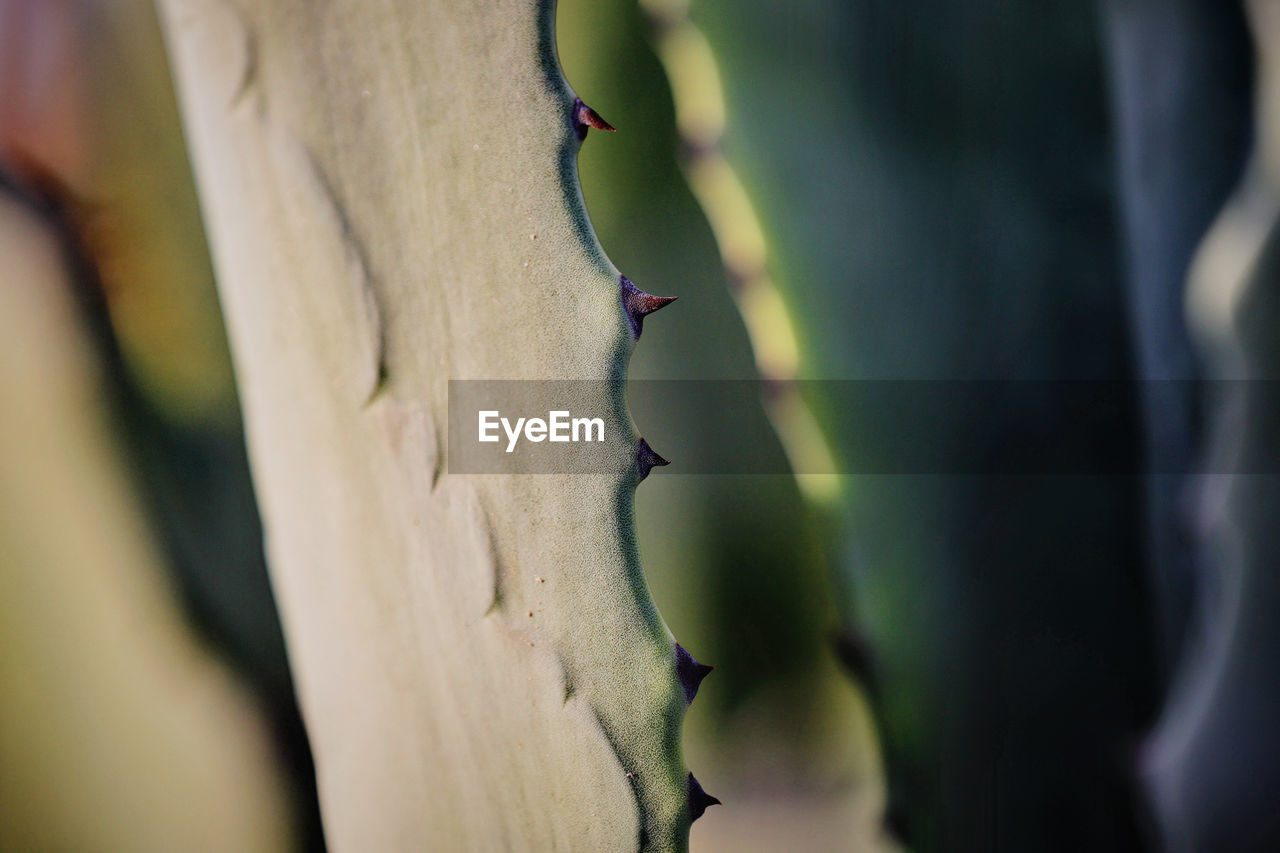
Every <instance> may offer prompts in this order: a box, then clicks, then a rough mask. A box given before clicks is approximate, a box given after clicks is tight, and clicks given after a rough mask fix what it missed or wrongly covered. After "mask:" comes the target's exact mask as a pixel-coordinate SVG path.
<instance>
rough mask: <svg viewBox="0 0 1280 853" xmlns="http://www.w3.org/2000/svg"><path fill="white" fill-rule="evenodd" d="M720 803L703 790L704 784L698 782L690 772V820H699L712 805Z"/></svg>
mask: <svg viewBox="0 0 1280 853" xmlns="http://www.w3.org/2000/svg"><path fill="white" fill-rule="evenodd" d="M718 805H720V801H719V800H717V799H716V798H715V797H713V796H711V795H710V794H708V793H707V792H706V791H704V790H702V786H701V785H699V784H698V780H697V779H695V778H693V774H692V773H690V774H689V822H690V823H692V822H693V821H695V820H697V819H698V818H700V817H702V815H703V814H704V813H705V812H706V811H707V809H709V808H710V807H711V806H718Z"/></svg>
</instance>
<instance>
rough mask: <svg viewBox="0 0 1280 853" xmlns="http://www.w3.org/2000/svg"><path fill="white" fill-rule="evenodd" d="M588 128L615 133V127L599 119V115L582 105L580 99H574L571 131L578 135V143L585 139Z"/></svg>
mask: <svg viewBox="0 0 1280 853" xmlns="http://www.w3.org/2000/svg"><path fill="white" fill-rule="evenodd" d="M589 127H594V128H595V129H596V130H607V131H609V132H610V133H614V132H616V131H617V128H616V127H614V126H613V125H611V124H609V122H607V121H605V120H604V119H602V118H601V117H600V113H598V112H596V111H595V110H593V109H591V107H589V106H587V105H586V104H584V103H582V98H574V99H573V130H574V132H575V133H576V134H577V135H578V140H579V141H581V140H583V139H586V138H587V128H589Z"/></svg>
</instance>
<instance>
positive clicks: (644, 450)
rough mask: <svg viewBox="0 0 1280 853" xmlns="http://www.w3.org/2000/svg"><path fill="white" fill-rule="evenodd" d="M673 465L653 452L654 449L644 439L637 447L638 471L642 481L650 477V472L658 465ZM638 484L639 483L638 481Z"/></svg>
mask: <svg viewBox="0 0 1280 853" xmlns="http://www.w3.org/2000/svg"><path fill="white" fill-rule="evenodd" d="M670 464H671V463H670V462H668V461H667V460H665V459H663V458H662V457H661V456H659V455H658V454H656V453H654V452H653V448H652V447H650V446H649V442H647V441H645V440H644V439H643V438H642V439H640V444H638V445H637V446H636V470H637V471H638V472H639V473H640V480H643V479H644V478H645V477H648V476H649V472H650V471H652V470H653V468H654V466H656V465H670ZM636 482H639V480H637V481H636Z"/></svg>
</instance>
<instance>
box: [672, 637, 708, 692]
mask: <svg viewBox="0 0 1280 853" xmlns="http://www.w3.org/2000/svg"><path fill="white" fill-rule="evenodd" d="M713 669H715V667H714V666H708V665H707V664H705V663H698V662H697V661H696V660H694V659H693V655H691V654H689V652H688V651H687V650H686V649H685V647H684V646H682V645H680V644H679V643H676V676H677V677H678V678H679V679H680V686H681V687H682V688H684V703H685V704H686V705H689V704H691V703H692V702H693V698H694V697H695V696H697V695H698V685H700V684H702V679H704V678H706V677H707V675H708V674H709V673H710V672H711V670H713Z"/></svg>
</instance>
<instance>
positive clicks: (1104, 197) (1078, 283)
mask: <svg viewBox="0 0 1280 853" xmlns="http://www.w3.org/2000/svg"><path fill="white" fill-rule="evenodd" d="M644 5H645V7H646V9H648V11H649V12H650V13H651V15H652V17H653V19H654V26H655V32H656V36H655V44H656V46H657V50H658V53H659V55H661V56H662V57H663V60H664V63H665V65H666V68H667V71H668V74H669V76H670V78H671V85H672V89H673V91H674V92H675V95H676V108H677V115H678V117H679V122H680V127H681V130H682V133H683V135H684V152H685V155H686V159H687V170H688V173H689V176H690V181H691V184H692V185H693V187H694V190H695V192H696V193H697V194H698V196H699V199H700V200H701V201H702V202H703V204H704V207H705V209H706V210H707V211H708V216H709V218H710V219H711V220H712V223H713V225H715V226H716V233H717V238H718V240H719V244H720V248H721V252H722V255H723V256H724V260H725V263H726V265H727V266H728V268H729V269H730V271H731V274H732V275H733V282H734V285H735V287H736V288H737V289H738V293H739V294H740V296H739V301H740V304H741V305H742V307H743V311H744V316H745V317H746V320H747V326H748V329H749V330H750V331H751V333H752V344H753V347H754V349H755V353H756V360H757V363H758V364H759V365H760V366H761V370H762V373H763V375H765V376H766V377H768V378H776V379H781V380H784V381H785V380H789V379H793V378H795V377H803V378H818V379H839V380H862V381H867V380H895V381H903V380H907V381H909V380H921V379H926V380H941V381H944V382H951V383H961V382H964V381H967V380H975V379H976V380H981V379H1004V380H1027V381H1041V382H1044V381H1052V380H1058V379H1067V378H1070V379H1117V380H1122V379H1126V378H1128V377H1129V376H1130V368H1129V365H1128V359H1127V356H1126V349H1125V347H1126V341H1125V328H1124V313H1123V302H1122V285H1121V282H1122V278H1121V271H1120V266H1119V262H1118V256H1117V236H1116V230H1115V227H1114V221H1113V215H1112V210H1111V205H1112V194H1111V184H1110V180H1109V177H1110V147H1109V146H1110V139H1109V137H1108V134H1107V121H1106V104H1107V99H1106V92H1105V87H1104V83H1103V78H1102V74H1101V67H1100V49H1099V36H1098V30H1097V27H1096V21H1095V18H1094V13H1093V11H1092V10H1091V9H1088V8H1084V7H1078V6H1073V5H1070V4H1053V5H1051V6H1049V7H1045V6H1043V4H1041V5H1039V6H1036V7H1034V8H1032V7H1027V8H1026V9H1016V8H1010V7H1008V6H1006V5H1003V4H995V3H984V4H978V5H976V6H975V5H974V4H972V3H947V4H943V5H942V6H938V5H936V4H934V5H931V6H929V7H928V8H925V7H923V6H922V5H920V4H910V3H908V4H901V3H896V4H891V3H882V2H857V3H852V4H849V3H831V2H821V0H813V1H812V2H801V3H794V4H787V5H786V7H785V8H778V7H769V8H768V9H767V10H766V9H765V8H764V7H760V8H759V9H757V8H755V7H749V8H748V9H745V10H744V9H743V8H742V7H741V5H740V4H729V3H720V2H716V0H693V2H691V3H687V4H685V3H680V2H670V3H668V2H662V0H651V2H647V3H645V4H644ZM826 387H827V388H833V387H837V386H835V385H830V386H826ZM852 387H853V390H851V391H850V392H849V394H848V395H847V396H846V395H840V394H837V395H834V396H832V397H821V396H819V397H817V398H815V399H810V400H808V401H807V402H808V403H809V404H810V405H811V406H812V411H813V413H814V417H816V418H817V420H818V421H819V422H820V423H821V425H822V427H823V432H824V433H825V435H826V436H827V440H828V441H830V443H831V447H832V453H834V455H835V457H836V458H837V459H838V460H839V467H840V468H842V469H844V470H845V471H847V472H848V471H852V472H855V474H854V475H851V476H847V477H845V478H844V479H843V481H840V480H837V479H834V478H829V479H826V480H823V479H815V478H806V479H807V481H808V483H809V485H810V489H809V493H810V495H811V497H812V498H813V500H814V503H815V504H817V505H819V506H824V507H826V508H827V510H828V511H829V512H830V513H831V515H832V517H833V518H835V519H837V520H838V524H839V525H840V526H841V527H842V531H841V534H840V535H839V536H837V537H833V538H832V540H831V541H830V544H829V548H830V553H831V554H832V557H833V562H834V564H835V565H837V566H838V572H837V574H838V576H839V577H840V578H841V580H842V583H841V586H842V587H843V591H844V596H843V598H844V602H845V604H844V611H845V613H846V621H847V623H848V625H849V628H850V635H851V640H852V647H853V648H854V649H861V651H859V652H858V653H857V654H855V655H854V657H855V659H859V660H870V661H872V662H873V667H874V670H875V677H876V680H877V681H878V683H879V685H880V689H881V693H880V702H881V708H880V710H881V717H882V720H883V731H884V737H885V750H886V752H887V754H888V756H889V760H890V783H891V786H892V791H893V800H894V803H895V807H894V809H893V813H892V815H891V818H892V820H893V822H894V824H895V826H896V828H898V829H899V830H900V831H901V832H902V833H903V834H904V835H905V836H906V840H907V841H908V843H909V844H912V845H914V846H917V847H918V848H919V849H947V850H967V849H975V850H993V849H1007V850H1027V849H1039V850H1048V849H1062V850H1075V849H1084V848H1088V849H1092V850H1108V849H1117V850H1118V849H1132V848H1133V846H1134V845H1135V844H1137V843H1138V841H1137V830H1136V820H1137V819H1136V817H1135V815H1136V810H1135V808H1134V802H1133V798H1132V792H1131V787H1132V786H1131V784H1130V781H1129V773H1128V771H1127V768H1126V760H1125V755H1126V750H1127V749H1128V747H1129V744H1130V743H1131V742H1132V741H1133V739H1134V738H1135V737H1136V736H1137V734H1138V732H1139V731H1140V730H1141V726H1142V724H1143V722H1144V720H1145V719H1146V715H1148V714H1149V713H1150V709H1151V706H1152V703H1153V688H1154V685H1153V683H1152V678H1151V677H1150V675H1149V672H1150V659H1149V655H1150V651H1149V648H1148V646H1149V642H1148V633H1149V632H1148V627H1149V626H1148V624H1147V622H1148V614H1147V612H1146V604H1145V598H1144V596H1143V590H1142V586H1143V579H1142V575H1141V568H1140V553H1139V548H1140V544H1141V541H1140V535H1139V532H1138V530H1139V526H1138V525H1139V520H1138V519H1139V515H1138V513H1139V511H1140V503H1139V495H1138V493H1137V492H1136V490H1135V489H1134V488H1133V486H1132V482H1131V481H1130V480H1128V479H1126V478H1123V477H1121V478H1101V477H1034V476H1026V477H1020V476H1014V477H997V476H986V475H964V476H961V475H959V474H957V473H955V472H949V471H947V470H946V469H945V465H946V462H945V459H946V455H945V454H946V450H945V448H946V447H947V446H950V445H949V444H947V443H954V445H955V446H957V447H959V446H967V447H974V446H977V447H981V448H983V452H984V458H985V459H987V460H988V461H989V462H990V465H991V470H993V471H994V470H1000V469H1001V460H1002V459H1004V458H1013V455H1012V454H1014V453H1016V451H1017V445H1018V443H1019V442H1020V441H1023V440H1025V439H1026V438H1027V437H1028V436H1030V435H1036V436H1037V440H1044V441H1047V442H1051V443H1052V442H1078V443H1079V445H1080V446H1082V447H1090V446H1091V445H1099V442H1103V443H1102V444H1100V445H1099V446H1095V447H1092V448H1091V449H1090V450H1089V451H1088V452H1090V453H1095V454H1097V457H1098V458H1115V457H1120V458H1124V457H1125V455H1126V454H1130V453H1132V452H1133V447H1135V446H1136V438H1135V440H1134V443H1133V445H1130V444H1129V443H1127V442H1125V441H1124V438H1123V436H1124V431H1123V430H1120V429H1115V426H1116V425H1115V424H1114V423H1109V424H1107V425H1106V432H1105V435H1106V436H1108V437H1107V438H1105V439H1101V438H1100V436H1101V435H1102V433H1100V434H1099V436H1092V435H1079V434H1069V433H1066V432H1064V430H1065V429H1067V427H1065V426H1062V427H1057V428H1056V429H1057V430H1058V432H1056V433H1055V431H1054V430H1055V427H1054V425H1053V422H1054V415H1053V414H1052V413H1049V414H1048V416H1047V417H1046V416H1044V413H1034V412H1030V413H1029V412H1026V411H1020V410H1017V409H1016V408H1015V409H1012V410H1009V411H986V412H982V413H981V416H980V417H977V418H973V417H968V416H962V415H961V413H959V412H957V411H956V410H954V409H953V408H951V407H949V406H948V405H947V396H946V395H937V396H936V399H934V400H931V399H930V398H928V397H927V393H928V392H927V391H926V392H923V393H924V394H925V395H926V396H923V397H921V398H920V399H919V400H918V401H917V402H919V403H920V405H922V406H926V407H927V406H929V405H932V406H933V407H934V409H933V410H932V417H931V418H922V420H925V421H927V422H928V421H931V422H932V423H934V424H936V425H937V431H936V432H935V433H934V434H933V435H932V437H931V438H930V439H928V440H932V441H936V442H939V443H940V444H939V446H940V447H942V448H943V449H942V451H941V458H942V459H943V462H942V467H943V469H942V470H939V471H938V472H936V473H934V474H929V473H927V472H924V473H921V474H919V475H916V476H899V477H882V476H857V475H856V472H857V471H859V470H867V468H874V467H875V465H874V463H875V462H877V461H878V460H876V459H875V458H874V454H875V453H876V452H877V451H876V448H877V447H878V446H879V445H880V444H881V443H882V441H883V439H884V438H885V437H886V436H892V435H893V434H894V431H895V430H896V429H897V428H898V427H899V425H898V423H897V422H896V421H894V419H893V417H892V415H890V416H889V417H888V418H887V419H886V420H884V421H882V422H879V423H871V424H867V422H866V421H865V420H862V421H859V420H858V419H857V418H855V417H853V413H854V412H855V411H856V406H857V402H858V401H857V390H856V386H852ZM953 387H954V386H953ZM798 398H803V395H802V394H797V395H795V397H793V399H798ZM850 407H852V408H850ZM794 411H795V409H794V407H793V408H792V409H790V410H789V412H790V416H789V417H788V416H786V413H777V412H775V420H776V421H777V422H778V424H779V431H780V435H781V437H782V439H783V441H784V443H789V445H790V447H791V448H792V450H791V455H792V458H793V459H795V460H798V470H800V471H802V472H813V471H815V470H821V466H818V465H815V463H814V462H813V460H814V459H815V458H817V459H821V456H822V453H821V450H820V446H819V445H818V444H817V442H816V441H815V440H814V438H813V433H812V431H811V430H808V429H806V428H805V427H804V424H805V419H804V418H803V416H799V417H798V416H796V415H795V414H794ZM1121 417H1122V418H1125V419H1130V420H1132V419H1134V417H1135V414H1134V412H1133V411H1124V412H1121ZM850 423H858V424H861V427H859V428H851V427H850V426H849V424H850ZM1134 428H1135V431H1136V425H1135V427H1134ZM1105 442H1110V444H1106V443H1105ZM815 448H817V449H815ZM869 460H870V462H871V464H870V465H868V461H869ZM802 482H803V481H802ZM859 636H863V637H865V638H866V642H865V643H860V642H859V641H858V640H857V639H856V638H857V637H859ZM1050 812H1052V813H1053V814H1057V815H1060V816H1064V817H1061V818H1054V817H1053V816H1052V814H1050ZM1065 815H1070V816H1071V817H1070V818H1066V817H1065ZM1050 826H1052V827H1053V830H1052V832H1049V831H1047V827H1050Z"/></svg>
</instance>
